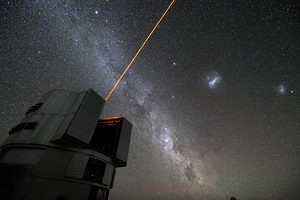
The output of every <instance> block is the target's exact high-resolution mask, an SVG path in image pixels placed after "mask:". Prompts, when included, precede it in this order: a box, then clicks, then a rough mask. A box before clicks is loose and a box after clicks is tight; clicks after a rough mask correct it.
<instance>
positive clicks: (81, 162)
mask: <svg viewBox="0 0 300 200" xmlns="http://www.w3.org/2000/svg"><path fill="white" fill-rule="evenodd" d="M88 160H89V157H88V156H84V155H82V154H78V153H75V154H74V155H73V158H72V160H71V162H70V164H69V167H68V169H67V171H66V173H65V176H69V177H72V178H78V179H82V177H83V174H84V170H85V168H86V165H87V162H88Z"/></svg>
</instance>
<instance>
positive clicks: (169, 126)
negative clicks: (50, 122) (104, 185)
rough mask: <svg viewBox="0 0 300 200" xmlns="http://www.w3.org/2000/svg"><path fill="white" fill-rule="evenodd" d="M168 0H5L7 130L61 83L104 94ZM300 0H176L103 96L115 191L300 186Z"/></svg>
mask: <svg viewBox="0 0 300 200" xmlns="http://www.w3.org/2000/svg"><path fill="white" fill-rule="evenodd" d="M170 3H171V0H168V1H165V0H164V1H158V0H157V1H154V0H153V1H146V0H139V1H138V0H132V1H131V0H130V1H129V0H128V1H121V0H120V1H114V0H97V1H91V0H87V1H79V0H66V1H42V0H37V1H7V0H4V1H2V3H1V7H0V9H1V10H0V13H1V22H0V23H1V24H0V34H1V35H0V37H1V38H0V48H1V52H0V53H1V54H0V56H1V57H0V60H1V68H0V76H1V78H0V89H1V92H0V96H1V98H0V133H1V134H0V143H2V142H3V141H4V140H5V138H6V137H7V136H8V131H9V130H10V129H11V128H12V127H13V126H14V125H17V124H18V123H19V122H20V121H21V119H23V117H24V116H25V112H26V110H27V109H28V108H29V107H30V106H32V105H33V104H35V103H36V102H37V101H38V99H39V98H40V97H41V96H42V95H43V94H44V93H46V92H47V91H49V90H51V89H55V88H61V89H68V90H73V91H81V90H83V89H87V88H93V89H94V90H95V91H96V92H97V93H98V94H100V95H101V96H102V97H103V98H106V96H107V95H108V93H109V92H110V90H111V89H112V88H113V86H114V84H115V83H116V82H117V80H118V78H119V77H120V75H121V74H122V73H123V71H124V70H125V68H126V67H127V65H128V64H129V62H130V61H131V59H132V58H133V57H134V55H135V53H136V52H137V50H138V49H139V48H140V46H141V45H142V43H143V42H144V40H145V39H146V37H147V36H148V34H149V33H150V32H151V30H152V29H153V27H154V26H155V24H156V23H157V21H158V20H159V18H160V17H161V16H162V14H163V13H164V11H165V10H166V8H167V7H168V5H169V4H170ZM299 8H300V7H299V3H298V1H289V0H286V1H277V0H273V1H272V0H269V1H264V0H256V1H253V0H252V1H251V0H239V1H237V0H235V1H234V0H223V1H215V0H210V1H209V0H177V1H176V2H175V3H174V4H173V6H172V7H171V9H170V10H169V12H168V13H167V15H166V16H165V18H164V19H163V20H162V22H161V23H160V25H159V26H158V28H157V29H156V31H155V32H154V33H153V35H152V37H151V38H150V39H149V41H148V42H147V44H146V45H145V47H144V49H143V50H142V51H141V53H140V54H139V56H138V57H137V59H136V60H135V61H134V63H133V64H132V66H131V68H130V69H129V70H128V72H127V73H126V75H125V76H124V78H123V79H122V81H121V82H120V84H119V85H118V87H117V88H116V90H115V91H114V92H113V93H112V95H111V97H110V98H109V99H108V101H107V102H106V105H105V108H104V111H103V113H102V115H101V117H102V118H104V117H117V116H125V117H126V118H127V119H128V120H129V121H130V122H131V123H132V124H133V131H132V139H131V146H130V153H129V160H128V166H127V167H125V168H119V169H118V170H117V176H116V179H115V184H114V188H113V189H112V190H111V192H110V197H109V199H111V200H124V199H125V200H127V199H128V200H129V199H143V200H150V199H156V200H157V199H158V200H159V199H182V200H186V199H191V200H194V199H202V200H205V199H206V200H209V199H214V200H217V199H218V200H222V199H224V200H225V199H229V198H230V197H231V196H235V197H236V198H237V199H238V200H239V199H246V200H253V199H257V200H265V199H270V200H271V199H272V200H282V199H295V200H296V199H299V198H300V170H299V168H300V157H299V154H300V132H299V122H300V114H299V113H300V106H299V100H300V68H299V66H300V46H299V45H300V20H299V19H300V16H299V15H300V14H299V13H300V9H299Z"/></svg>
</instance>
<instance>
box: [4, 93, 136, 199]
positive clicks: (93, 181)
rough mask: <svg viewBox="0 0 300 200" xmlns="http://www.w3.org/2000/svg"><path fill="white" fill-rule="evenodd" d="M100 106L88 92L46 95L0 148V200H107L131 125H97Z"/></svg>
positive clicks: (112, 121) (114, 121)
mask: <svg viewBox="0 0 300 200" xmlns="http://www.w3.org/2000/svg"><path fill="white" fill-rule="evenodd" d="M104 104H105V101H104V100H103V99H102V98H101V97H100V96H99V95H98V94H97V93H96V92H94V91H93V90H92V89H89V90H87V91H82V92H79V93H75V92H72V91H66V90H52V91H50V92H48V93H46V94H45V95H44V96H43V97H42V98H41V99H40V101H39V102H38V103H37V104H36V105H34V106H32V107H31V108H30V109H29V110H28V111H27V112H26V117H25V118H24V119H23V120H22V122H21V123H20V124H19V125H17V126H15V127H13V128H12V129H11V130H10V131H9V136H8V138H7V139H6V140H5V141H4V143H3V144H2V146H1V152H0V185H1V187H0V199H1V200H2V199H3V200H21V199H22V200H41V199H42V200H106V199H108V194H109V191H110V189H111V188H113V182H114V177H115V171H116V170H115V169H116V168H117V167H125V166H126V165H127V157H128V150H129V143H130V136H131V128H132V125H131V124H130V123H129V122H128V121H127V120H126V119H125V118H124V117H116V118H106V119H99V116H100V114H101V112H102V109H103V107H104Z"/></svg>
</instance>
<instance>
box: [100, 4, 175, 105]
mask: <svg viewBox="0 0 300 200" xmlns="http://www.w3.org/2000/svg"><path fill="white" fill-rule="evenodd" d="M174 2H175V0H173V1H172V2H171V4H170V5H169V7H168V8H167V10H166V11H165V13H164V14H163V15H162V16H161V18H160V19H159V21H158V22H157V24H156V25H155V27H154V28H153V29H152V31H151V33H150V34H149V35H148V37H147V39H146V40H145V42H144V43H143V45H142V46H141V48H140V49H139V50H138V52H137V53H136V54H135V56H134V57H133V59H132V60H131V62H130V63H129V65H128V66H127V68H126V69H125V71H124V72H123V74H122V75H121V77H120V78H119V80H118V82H117V83H116V84H115V86H114V87H113V89H112V90H111V91H110V93H109V94H108V96H107V97H106V99H105V101H107V99H108V98H109V96H110V95H111V93H112V92H113V91H114V90H115V88H116V87H117V85H118V84H119V82H120V81H121V79H122V78H123V76H124V75H125V73H126V72H127V70H128V69H129V67H130V66H131V64H132V63H133V61H134V60H135V58H136V57H137V56H138V54H139V53H140V51H141V50H142V48H143V47H144V46H145V44H146V42H147V41H148V39H149V38H150V37H151V35H152V33H153V32H154V31H155V29H156V27H157V26H158V24H159V23H160V22H161V20H162V19H163V18H164V16H165V15H166V14H167V12H168V11H169V9H170V8H171V6H172V4H173V3H174Z"/></svg>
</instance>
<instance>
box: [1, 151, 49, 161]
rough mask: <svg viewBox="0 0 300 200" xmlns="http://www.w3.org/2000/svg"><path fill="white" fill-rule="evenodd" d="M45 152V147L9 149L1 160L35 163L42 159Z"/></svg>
mask: <svg viewBox="0 0 300 200" xmlns="http://www.w3.org/2000/svg"><path fill="white" fill-rule="evenodd" d="M43 153H44V149H40V148H15V149H7V150H6V152H5V153H4V155H3V156H2V157H1V162H2V163H14V164H32V165H35V164H37V163H38V161H39V160H40V159H41V157H42V155H43Z"/></svg>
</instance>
